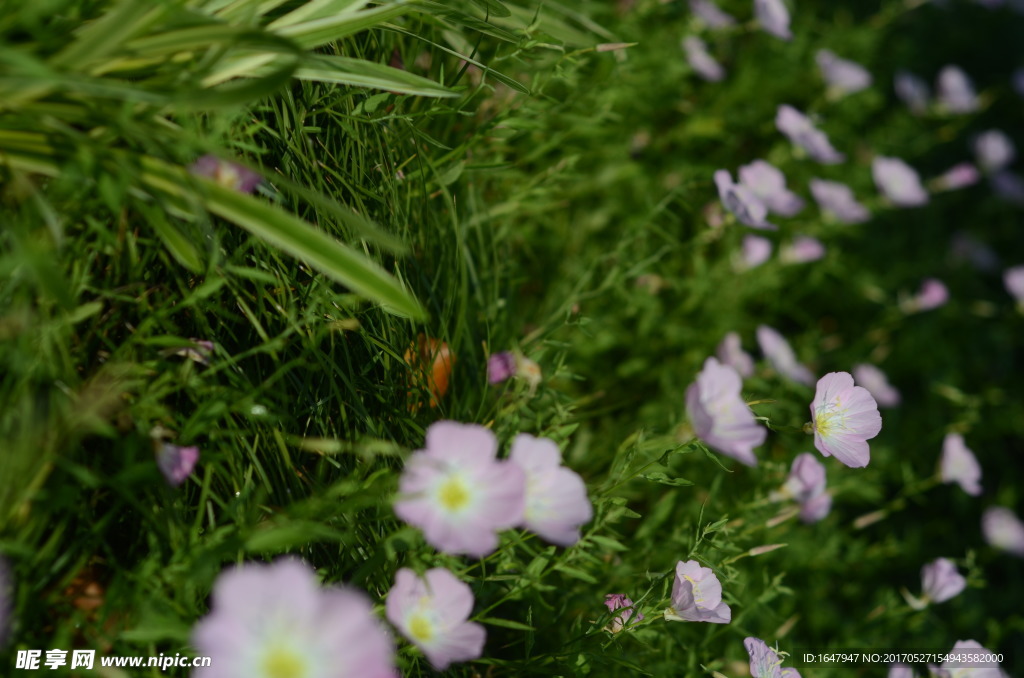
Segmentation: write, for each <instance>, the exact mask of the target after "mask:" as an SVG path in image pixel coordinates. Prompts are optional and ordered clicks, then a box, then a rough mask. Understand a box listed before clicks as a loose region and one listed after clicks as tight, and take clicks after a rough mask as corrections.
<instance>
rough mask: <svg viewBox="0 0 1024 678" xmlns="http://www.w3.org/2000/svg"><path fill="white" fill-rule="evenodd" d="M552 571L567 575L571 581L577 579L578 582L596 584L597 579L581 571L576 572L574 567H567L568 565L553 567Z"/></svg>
mask: <svg viewBox="0 0 1024 678" xmlns="http://www.w3.org/2000/svg"><path fill="white" fill-rule="evenodd" d="M554 569H556V570H558V571H559V572H561V573H562V574H567V575H569V576H570V577H572V578H573V579H579V580H580V581H585V582H587V583H588V584H597V583H598V581H597V578H595V577H594V576H592V575H589V574H587V573H586V572H584V571H583V570H577V569H576V568H575V567H569V566H568V565H555V568H554Z"/></svg>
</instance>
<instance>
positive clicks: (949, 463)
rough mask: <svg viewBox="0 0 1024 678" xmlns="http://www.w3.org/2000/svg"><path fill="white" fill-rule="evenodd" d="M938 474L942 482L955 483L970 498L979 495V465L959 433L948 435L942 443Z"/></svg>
mask: <svg viewBox="0 0 1024 678" xmlns="http://www.w3.org/2000/svg"><path fill="white" fill-rule="evenodd" d="M940 473H941V477H942V482H944V483H957V484H958V485H960V487H961V488H962V489H963V491H964V492H966V493H967V494H969V495H971V496H972V497H977V496H978V495H979V494H981V465H980V464H979V463H978V459H977V458H976V457H975V456H974V453H973V452H971V450H970V449H969V448H968V447H967V445H966V444H965V443H964V437H963V436H962V435H960V434H959V433H948V434H946V437H945V439H944V440H943V441H942V461H941V462H940Z"/></svg>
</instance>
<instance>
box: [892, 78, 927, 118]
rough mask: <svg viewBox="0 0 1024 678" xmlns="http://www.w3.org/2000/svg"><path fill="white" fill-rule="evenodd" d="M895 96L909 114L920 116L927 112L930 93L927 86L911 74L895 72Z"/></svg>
mask: <svg viewBox="0 0 1024 678" xmlns="http://www.w3.org/2000/svg"><path fill="white" fill-rule="evenodd" d="M895 85H896V96H898V97H899V98H900V99H902V100H903V103H905V104H906V105H907V108H909V109H910V112H911V113H914V114H915V115H920V114H922V113H924V112H925V111H927V110H928V100H929V99H930V98H931V92H930V91H929V89H928V84H927V83H926V82H925V81H924V80H922V79H921V78H919V77H917V76H916V75H914V74H913V73H908V72H907V71H897V72H896V77H895Z"/></svg>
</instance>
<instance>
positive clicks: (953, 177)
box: [935, 162, 981, 191]
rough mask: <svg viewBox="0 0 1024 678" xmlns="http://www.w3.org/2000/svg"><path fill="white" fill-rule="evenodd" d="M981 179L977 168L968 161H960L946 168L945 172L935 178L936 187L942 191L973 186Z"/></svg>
mask: <svg viewBox="0 0 1024 678" xmlns="http://www.w3.org/2000/svg"><path fill="white" fill-rule="evenodd" d="M979 179H981V173H980V172H978V168H977V167H975V166H974V165H972V164H971V163H969V162H962V163H960V164H959V165H954V166H953V167H950V168H949V169H948V170H946V172H945V174H943V175H942V176H940V177H938V178H936V179H935V184H936V187H937V188H939V189H941V190H944V191H952V190H956V189H958V188H965V187H967V186H973V185H974V184H976V183H978V180H979Z"/></svg>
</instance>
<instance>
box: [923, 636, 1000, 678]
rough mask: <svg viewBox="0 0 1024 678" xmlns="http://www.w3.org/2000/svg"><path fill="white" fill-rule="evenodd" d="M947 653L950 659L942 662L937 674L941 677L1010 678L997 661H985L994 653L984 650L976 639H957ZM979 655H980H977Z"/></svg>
mask: <svg viewBox="0 0 1024 678" xmlns="http://www.w3.org/2000/svg"><path fill="white" fill-rule="evenodd" d="M947 655H948V656H949V657H950V661H946V662H943V663H942V667H941V669H939V672H938V675H939V676H941V678H1010V676H1009V674H1007V673H1006V672H1004V671H1003V670H1002V669H1001V668H999V662H997V661H985V660H984V659H983V658H982V657H986V658H987V657H991V656H994V655H995V653H994V652H991V651H990V650H986V649H985V648H984V647H983V646H982V644H981V643H979V642H978V641H976V640H958V641H956V645H954V646H953V649H952V650H950V651H949V652H948V653H947ZM979 655H980V656H979Z"/></svg>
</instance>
